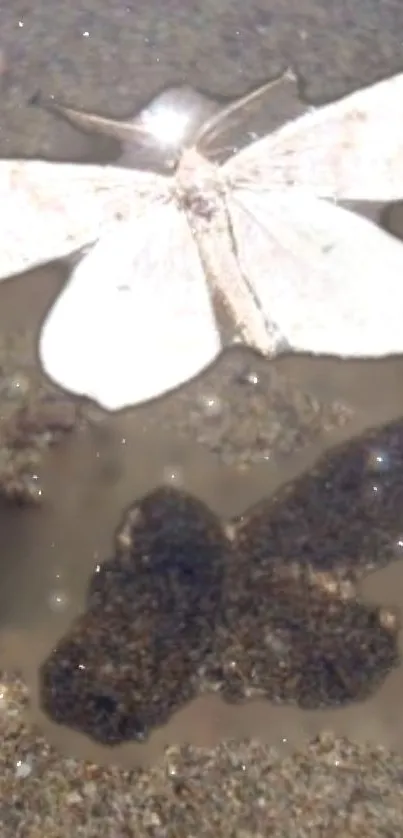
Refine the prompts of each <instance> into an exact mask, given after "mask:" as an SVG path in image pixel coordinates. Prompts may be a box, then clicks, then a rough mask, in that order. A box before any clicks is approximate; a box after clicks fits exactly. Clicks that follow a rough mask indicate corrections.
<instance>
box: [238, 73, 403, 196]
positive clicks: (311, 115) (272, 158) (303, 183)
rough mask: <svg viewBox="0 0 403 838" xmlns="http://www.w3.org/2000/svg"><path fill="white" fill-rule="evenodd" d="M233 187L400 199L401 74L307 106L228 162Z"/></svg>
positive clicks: (402, 193) (402, 186)
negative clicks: (242, 185)
mask: <svg viewBox="0 0 403 838" xmlns="http://www.w3.org/2000/svg"><path fill="white" fill-rule="evenodd" d="M224 169H225V171H226V172H227V174H228V177H229V178H230V180H232V181H238V182H244V183H247V182H249V183H250V184H251V185H252V184H254V188H256V189H259V188H260V187H261V186H263V188H264V189H265V190H266V189H268V188H269V187H271V188H273V189H278V188H282V187H284V188H287V189H289V188H302V189H304V190H306V191H307V192H310V193H311V194H314V195H318V196H320V197H329V198H336V199H340V200H352V201H354V200H356V201H360V200H361V201H392V200H397V199H400V198H402V196H403V73H401V74H399V75H396V76H394V77H393V78H391V79H387V80H386V81H382V82H379V83H378V84H374V85H372V86H371V87H368V88H365V89H364V90H359V91H357V92H356V93H353V94H351V95H350V96H346V97H345V98H343V99H341V100H340V101H338V102H335V103H333V104H330V105H326V106H324V107H321V108H313V109H311V110H310V111H309V112H307V113H305V114H304V115H303V116H301V117H299V118H297V119H295V120H293V121H291V122H287V123H285V125H283V126H282V127H281V128H279V129H278V130H277V131H275V132H274V133H272V134H269V135H267V136H265V137H263V138H262V139H260V140H257V141H256V142H254V143H252V144H251V145H249V146H248V147H247V148H245V149H243V150H242V151H241V152H240V153H239V154H237V155H236V156H235V157H233V158H232V159H231V160H229V161H228V162H227V163H226V164H225V166H224Z"/></svg>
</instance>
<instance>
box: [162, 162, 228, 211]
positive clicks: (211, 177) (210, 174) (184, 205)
mask: <svg viewBox="0 0 403 838" xmlns="http://www.w3.org/2000/svg"><path fill="white" fill-rule="evenodd" d="M174 194H175V199H176V201H177V202H178V204H179V206H180V208H181V209H184V210H185V211H189V212H191V213H192V215H196V216H199V217H200V218H205V219H206V220H207V221H210V220H211V218H212V217H213V216H214V214H215V213H216V211H218V210H219V208H220V206H221V203H222V198H223V196H224V189H223V179H222V177H221V172H220V168H219V167H218V166H216V165H215V164H214V163H210V162H209V161H208V160H206V158H205V157H203V155H201V154H200V153H199V152H198V151H197V150H196V149H194V148H191V149H187V150H186V151H185V152H184V153H183V155H182V157H181V159H180V162H179V165H178V168H177V170H176V175H175V187H174Z"/></svg>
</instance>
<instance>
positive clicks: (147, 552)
mask: <svg viewBox="0 0 403 838" xmlns="http://www.w3.org/2000/svg"><path fill="white" fill-rule="evenodd" d="M402 454H403V424H402V423H401V422H394V423H390V424H389V425H387V426H384V427H383V428H381V429H380V430H378V431H376V432H375V431H374V432H371V433H369V434H366V435H365V436H363V437H361V438H360V439H358V440H354V441H353V442H351V443H349V444H347V445H343V446H340V447H338V448H337V449H336V450H334V451H333V452H331V454H330V455H328V456H327V457H324V458H322V459H321V460H320V461H319V463H318V464H317V465H316V467H315V468H314V470H313V471H311V472H310V473H309V474H307V475H303V476H302V477H301V478H299V479H298V480H296V481H294V483H291V484H289V486H288V487H286V488H285V489H283V490H282V492H281V493H279V495H278V496H277V497H276V498H275V499H274V500H271V501H266V502H264V503H261V504H259V505H258V506H257V507H255V508H253V509H252V510H250V511H249V512H248V513H247V514H245V515H244V516H242V517H241V518H240V519H239V520H236V521H234V522H232V524H231V525H230V526H229V527H228V528H227V529H226V534H225V531H224V528H223V527H222V525H220V523H219V521H218V519H217V518H216V517H215V516H214V515H213V513H212V512H210V511H209V510H208V508H207V507H206V506H205V505H204V504H202V503H201V502H200V501H197V500H195V499H193V498H192V497H190V496H189V495H186V494H185V493H184V492H181V491H177V490H173V489H158V490H156V491H155V492H153V493H151V494H150V495H148V496H146V497H145V498H144V499H143V500H142V501H141V502H140V503H139V504H137V505H136V506H135V507H133V508H132V509H131V510H130V511H129V512H128V515H127V517H126V519H125V522H124V524H123V526H122V527H121V528H120V530H119V532H118V535H117V538H116V553H115V556H114V558H112V559H111V560H109V561H107V562H106V563H105V564H104V565H102V567H101V569H100V570H99V571H98V573H96V574H95V575H94V577H93V579H92V581H91V584H90V587H89V591H88V596H87V606H88V607H87V611H86V613H85V614H83V615H82V616H81V617H79V618H78V620H77V621H76V622H75V623H74V624H73V626H72V629H71V631H70V632H69V633H68V634H67V635H66V636H65V637H64V638H63V639H62V640H61V642H60V643H59V644H58V645H57V646H56V648H55V649H54V651H53V652H52V653H51V655H50V656H49V657H48V659H47V660H46V661H45V662H44V664H43V666H42V669H41V701H42V706H43V708H44V709H45V711H46V712H48V713H49V715H50V716H51V717H52V718H53V719H54V720H56V721H58V722H59V723H64V724H67V725H70V726H71V727H73V728H76V729H78V730H81V731H83V732H85V733H87V734H89V735H90V736H91V737H92V738H94V739H95V740H97V741H100V742H103V743H117V742H119V741H124V740H126V739H144V738H145V737H146V736H147V735H148V733H149V731H150V729H151V728H152V727H153V726H159V725H161V724H163V723H164V722H166V721H167V720H168V718H169V717H170V715H171V714H172V713H173V712H174V711H175V710H177V709H179V708H180V707H181V706H182V705H183V704H184V703H185V702H187V701H188V700H189V699H190V698H191V697H193V696H194V695H196V694H197V693H198V692H203V691H206V690H213V691H216V692H220V693H221V694H222V695H223V697H224V699H226V700H227V701H234V700H235V701H243V700H245V699H246V698H249V697H255V696H261V697H262V696H263V697H266V698H268V699H270V700H271V701H273V702H275V703H279V702H286V703H292V704H297V705H299V706H301V707H304V708H307V707H309V708H312V709H313V708H320V707H328V706H339V705H342V704H346V703H349V702H352V701H357V700H360V701H362V700H363V699H365V698H367V697H369V696H370V695H371V694H373V693H374V691H375V690H376V689H377V688H378V687H379V685H380V684H381V683H382V682H383V680H384V679H385V677H386V675H387V674H388V672H389V671H390V670H391V669H392V668H394V667H396V666H397V665H398V663H399V655H398V646H397V628H398V627H397V620H396V619H395V618H394V616H393V614H391V613H389V612H387V611H386V610H385V609H382V608H378V607H373V606H367V605H364V604H363V603H361V602H359V601H358V599H357V595H356V588H355V581H356V580H357V579H358V578H359V577H361V576H362V574H363V573H364V572H365V571H367V570H370V569H372V568H374V567H375V566H378V567H382V566H383V565H385V564H386V563H387V562H388V561H389V560H390V559H393V558H396V539H397V537H398V534H399V533H401V531H402V530H401V527H402V525H403V512H402V508H403V507H402V502H401V501H402V492H403V490H402V481H401V474H402Z"/></svg>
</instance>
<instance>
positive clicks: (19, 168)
mask: <svg viewBox="0 0 403 838" xmlns="http://www.w3.org/2000/svg"><path fill="white" fill-rule="evenodd" d="M163 185H165V183H164V179H163V178H161V179H160V178H158V177H157V176H156V175H153V174H149V173H146V172H136V171H128V170H124V169H119V168H117V167H114V166H87V165H73V164H70V163H48V162H44V161H37V160H2V161H0V200H1V205H2V212H1V218H0V236H1V240H2V246H1V251H0V280H2V279H7V278H8V277H10V276H12V275H13V274H17V273H21V272H22V271H24V270H28V269H29V268H33V267H35V266H37V265H40V264H44V263H46V262H50V261H52V260H54V259H61V258H63V257H66V256H68V255H69V254H71V253H73V252H74V251H77V250H79V249H80V248H82V247H84V246H85V245H88V244H89V243H91V242H93V241H95V240H96V239H97V238H98V236H99V234H100V232H101V230H102V229H103V228H104V227H105V226H107V225H108V224H109V223H111V222H113V221H114V219H115V218H116V217H117V216H119V217H125V216H127V215H128V213H129V212H130V211H133V209H132V208H133V202H134V200H135V201H136V206H137V207H138V208H139V209H140V206H141V205H142V203H145V202H147V201H149V200H150V196H152V195H153V194H154V193H155V192H156V191H157V192H158V191H161V190H162V188H163Z"/></svg>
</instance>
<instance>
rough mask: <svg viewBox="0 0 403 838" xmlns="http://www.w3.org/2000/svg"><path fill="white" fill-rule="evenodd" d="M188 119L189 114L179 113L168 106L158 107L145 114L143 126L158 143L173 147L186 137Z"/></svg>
mask: <svg viewBox="0 0 403 838" xmlns="http://www.w3.org/2000/svg"><path fill="white" fill-rule="evenodd" d="M189 119H190V117H189V114H186V113H179V112H178V111H177V110H175V108H173V107H171V106H169V105H160V106H159V107H158V108H155V109H154V110H151V111H149V112H148V113H146V114H145V116H144V125H145V128H146V129H147V131H148V132H149V133H150V134H151V135H152V136H153V137H154V138H155V139H156V140H158V142H159V143H161V144H163V145H165V146H171V145H173V146H174V147H175V146H177V145H178V144H180V143H182V141H183V139H184V137H185V136H186V130H187V126H188V125H189Z"/></svg>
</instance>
